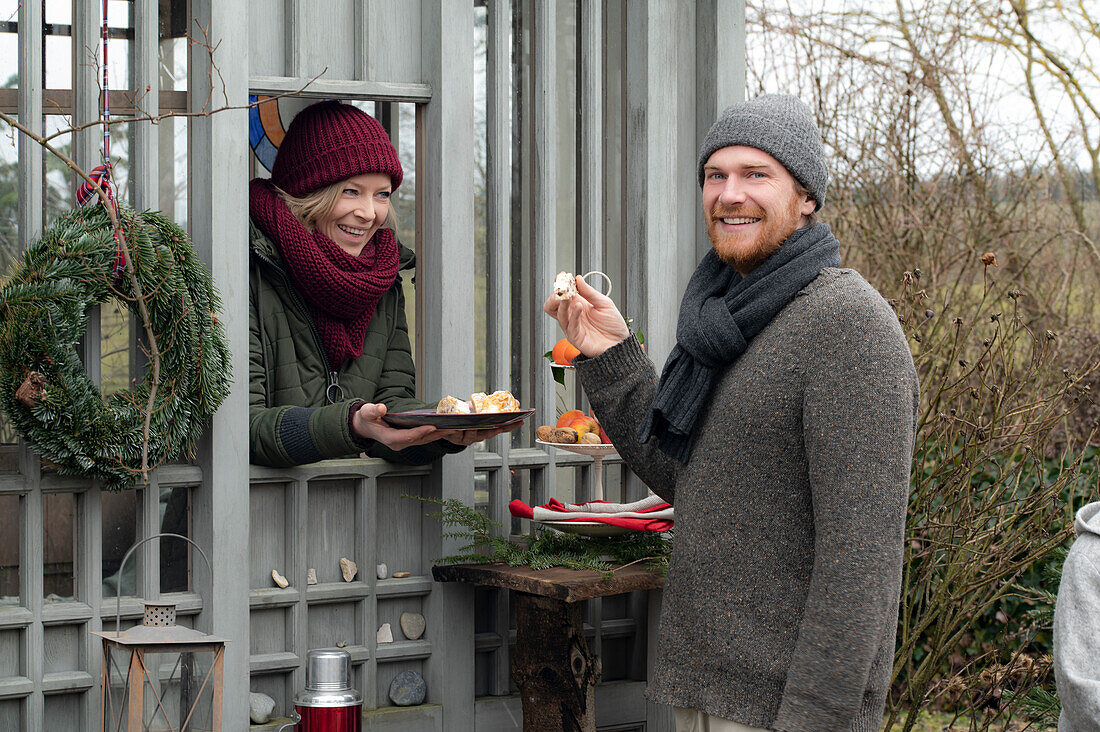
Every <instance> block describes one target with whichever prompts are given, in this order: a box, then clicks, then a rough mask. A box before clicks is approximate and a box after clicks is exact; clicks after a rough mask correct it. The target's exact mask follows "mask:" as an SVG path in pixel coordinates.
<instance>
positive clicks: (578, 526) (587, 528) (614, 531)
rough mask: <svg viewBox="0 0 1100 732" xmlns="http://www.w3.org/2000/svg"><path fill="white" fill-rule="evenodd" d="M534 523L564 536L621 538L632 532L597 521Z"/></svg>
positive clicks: (623, 527)
mask: <svg viewBox="0 0 1100 732" xmlns="http://www.w3.org/2000/svg"><path fill="white" fill-rule="evenodd" d="M535 523H536V524H542V525H543V526H549V527H550V528H552V529H556V530H558V531H561V532H564V533H566V534H578V535H580V536H622V535H623V534H629V533H631V532H632V531H634V529H628V528H626V527H625V526H614V525H612V524H604V523H600V522H599V521H536V522H535Z"/></svg>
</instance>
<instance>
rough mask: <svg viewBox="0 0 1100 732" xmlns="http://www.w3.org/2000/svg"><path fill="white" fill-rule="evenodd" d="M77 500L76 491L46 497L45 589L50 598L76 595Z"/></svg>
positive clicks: (44, 500)
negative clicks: (74, 563)
mask: <svg viewBox="0 0 1100 732" xmlns="http://www.w3.org/2000/svg"><path fill="white" fill-rule="evenodd" d="M74 503H75V502H74V500H73V494H72V493H48V494H46V495H44V496H43V497H42V539H43V542H44V544H43V567H42V570H43V582H44V583H43V592H44V593H45V596H46V600H47V601H61V600H72V599H73V594H74V589H73V588H74V586H75V585H74V579H75V578H74V574H73V536H74V534H75V532H74V526H73V521H74V519H75V512H74V510H73V508H74Z"/></svg>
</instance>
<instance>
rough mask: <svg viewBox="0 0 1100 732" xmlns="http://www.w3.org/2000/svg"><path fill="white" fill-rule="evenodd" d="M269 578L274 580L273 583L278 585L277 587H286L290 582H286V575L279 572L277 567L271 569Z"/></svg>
mask: <svg viewBox="0 0 1100 732" xmlns="http://www.w3.org/2000/svg"><path fill="white" fill-rule="evenodd" d="M271 579H273V580H275V584H277V585H279V587H286V586H287V585H289V584H290V583H289V582H287V579H286V577H284V576H282V575H281V574H279V570H277V569H273V570H271Z"/></svg>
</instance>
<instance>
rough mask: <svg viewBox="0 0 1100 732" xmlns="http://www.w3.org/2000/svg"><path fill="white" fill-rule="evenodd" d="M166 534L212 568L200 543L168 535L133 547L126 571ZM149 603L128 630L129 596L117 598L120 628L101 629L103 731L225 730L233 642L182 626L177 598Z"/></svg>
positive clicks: (122, 566) (123, 564) (117, 614)
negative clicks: (140, 551) (136, 555)
mask: <svg viewBox="0 0 1100 732" xmlns="http://www.w3.org/2000/svg"><path fill="white" fill-rule="evenodd" d="M162 536H172V537H176V538H179V539H183V540H184V541H186V542H189V543H190V544H192V545H193V546H194V547H195V548H196V549H198V551H199V554H201V555H202V558H203V559H205V560H206V564H207V566H208V567H209V566H210V560H209V559H208V558H207V556H206V554H205V553H204V552H203V551H202V549H201V548H199V546H198V544H195V542H193V541H191V540H190V539H188V538H187V537H186V536H180V535H179V534H167V533H161V534H155V535H153V536H150V537H148V538H147V539H143V540H141V541H139V542H138V543H137V544H135V545H134V546H132V547H130V550H129V551H128V552H126V556H124V557H123V558H122V564H121V565H119V574H120V575H121V573H122V570H123V568H124V567H125V566H126V560H127V559H129V558H130V555H131V554H132V553H133V552H134V550H135V549H137V548H138V547H139V546H141V545H142V544H144V543H145V542H147V541H151V540H152V539H157V538H160V537H162ZM144 604H145V613H144V615H143V617H142V620H141V625H135V626H134V627H132V628H129V629H127V630H125V631H122V632H120V631H119V621H120V619H121V600H116V606H115V630H114V631H112V632H102V633H95V635H97V636H99V637H100V638H102V639H103V680H102V693H101V697H100V702H101V712H100V725H101V729H102V730H103V732H107V731H108V730H110V731H111V732H115V731H116V730H126V731H127V732H144V731H145V730H151V731H152V730H156V731H158V732H206V731H210V732H221V729H222V720H221V716H222V670H223V669H222V667H223V660H224V657H225V644H226V641H225V640H224V639H222V638H216V637H214V636H212V635H207V634H205V633H201V632H199V631H197V630H193V629H191V628H184V627H181V626H178V625H176V606H175V605H174V604H172V603H165V602H146V603H144ZM116 706H117V709H116Z"/></svg>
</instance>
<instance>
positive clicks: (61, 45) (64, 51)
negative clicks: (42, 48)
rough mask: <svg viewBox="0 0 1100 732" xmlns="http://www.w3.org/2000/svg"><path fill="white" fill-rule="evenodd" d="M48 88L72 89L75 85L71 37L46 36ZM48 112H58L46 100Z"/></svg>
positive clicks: (53, 105) (54, 106) (54, 105)
mask: <svg viewBox="0 0 1100 732" xmlns="http://www.w3.org/2000/svg"><path fill="white" fill-rule="evenodd" d="M44 40H45V43H46V88H47V89H70V88H72V85H73V41H72V39H71V38H70V37H69V36H52V35H51V36H46V38H45V39H44ZM45 107H46V109H47V111H57V108H56V104H53V103H51V102H50V100H48V99H47V100H46V102H45Z"/></svg>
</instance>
